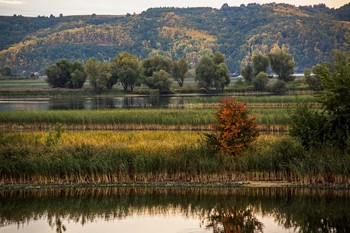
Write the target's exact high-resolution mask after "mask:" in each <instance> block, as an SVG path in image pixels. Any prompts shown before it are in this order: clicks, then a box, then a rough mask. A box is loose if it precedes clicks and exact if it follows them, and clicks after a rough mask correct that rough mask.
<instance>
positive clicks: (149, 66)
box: [142, 55, 174, 77]
mask: <svg viewBox="0 0 350 233" xmlns="http://www.w3.org/2000/svg"><path fill="white" fill-rule="evenodd" d="M142 67H143V71H144V76H145V77H152V75H153V72H156V71H160V70H164V71H166V72H167V73H168V74H172V72H173V67H174V63H173V61H172V60H171V59H170V58H168V57H165V56H160V55H157V56H153V57H151V58H147V59H145V60H143V61H142Z"/></svg>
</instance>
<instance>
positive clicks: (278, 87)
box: [272, 80, 287, 95]
mask: <svg viewBox="0 0 350 233" xmlns="http://www.w3.org/2000/svg"><path fill="white" fill-rule="evenodd" d="M272 92H273V93H275V94H276V95H284V94H285V93H286V92H287V87H286V82H285V81H282V80H277V82H276V83H275V84H274V85H273V87H272Z"/></svg>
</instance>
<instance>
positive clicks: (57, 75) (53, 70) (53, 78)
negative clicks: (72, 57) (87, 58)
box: [45, 59, 86, 88]
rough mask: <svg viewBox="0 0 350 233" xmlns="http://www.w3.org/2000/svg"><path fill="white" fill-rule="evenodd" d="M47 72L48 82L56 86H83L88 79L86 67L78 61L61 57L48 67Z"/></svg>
mask: <svg viewBox="0 0 350 233" xmlns="http://www.w3.org/2000/svg"><path fill="white" fill-rule="evenodd" d="M45 72H46V75H47V79H46V81H47V83H48V84H49V85H50V86H51V87H54V88H55V87H64V88H82V87H83V85H84V83H85V81H86V73H85V71H84V67H83V65H82V64H81V63H80V62H78V61H75V62H73V63H72V62H70V61H69V60H67V59H61V60H58V61H57V62H56V63H55V64H54V65H51V66H49V67H48V68H46V69H45Z"/></svg>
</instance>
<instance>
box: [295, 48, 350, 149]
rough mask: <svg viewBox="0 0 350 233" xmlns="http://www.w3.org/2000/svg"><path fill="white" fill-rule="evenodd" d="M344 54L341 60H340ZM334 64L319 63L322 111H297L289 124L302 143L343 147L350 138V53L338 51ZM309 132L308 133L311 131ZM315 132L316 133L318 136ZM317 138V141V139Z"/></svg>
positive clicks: (319, 99) (311, 145) (319, 97)
mask: <svg viewBox="0 0 350 233" xmlns="http://www.w3.org/2000/svg"><path fill="white" fill-rule="evenodd" d="M339 57H341V59H339ZM333 60H334V61H333V63H332V64H326V63H323V64H321V65H317V67H318V74H317V75H318V76H319V77H320V79H321V84H322V86H323V90H322V91H320V92H319V93H318V95H317V99H318V101H319V102H320V103H321V106H322V109H321V110H323V111H320V110H314V111H311V110H309V111H308V112H307V111H306V110H301V111H299V112H296V113H295V114H294V117H293V123H292V125H291V127H290V129H291V130H290V132H291V135H293V136H295V137H297V138H299V139H300V140H301V142H302V143H303V145H310V146H309V147H313V146H318V145H319V143H321V144H322V145H325V144H326V143H329V145H332V146H337V147H339V148H341V149H344V148H346V147H347V146H348V142H349V137H350V54H349V53H344V54H339V53H337V57H333ZM308 130H309V131H310V132H309V131H308ZM315 135H316V136H315ZM315 141H316V142H315Z"/></svg>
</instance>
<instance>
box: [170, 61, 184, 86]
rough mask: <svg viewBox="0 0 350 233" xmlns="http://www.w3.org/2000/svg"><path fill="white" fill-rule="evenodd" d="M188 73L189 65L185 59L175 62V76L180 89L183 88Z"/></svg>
mask: <svg viewBox="0 0 350 233" xmlns="http://www.w3.org/2000/svg"><path fill="white" fill-rule="evenodd" d="M187 71H188V63H187V61H186V59H185V58H181V59H180V60H178V61H176V62H174V70H173V76H174V79H175V81H176V82H177V83H178V84H179V86H180V87H182V86H183V84H184V80H185V78H186V73H187Z"/></svg>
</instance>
